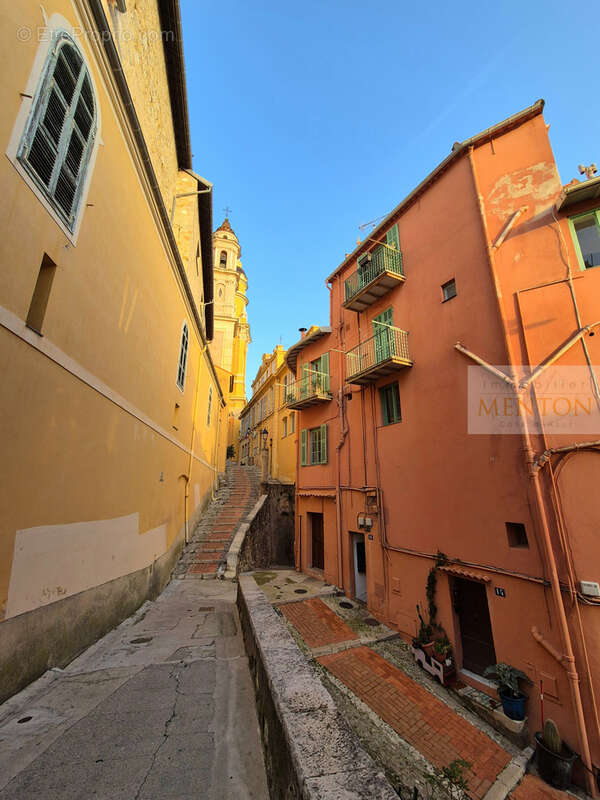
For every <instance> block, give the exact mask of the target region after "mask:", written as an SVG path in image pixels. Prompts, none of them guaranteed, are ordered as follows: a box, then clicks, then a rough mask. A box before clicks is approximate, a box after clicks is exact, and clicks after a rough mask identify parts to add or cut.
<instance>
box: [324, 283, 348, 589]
mask: <svg viewBox="0 0 600 800" xmlns="http://www.w3.org/2000/svg"><path fill="white" fill-rule="evenodd" d="M338 284H339V285H340V286H341V282H339V281H338ZM326 285H327V288H328V289H329V291H330V292H332V290H333V285H330V284H329V283H327V284H326ZM331 300H332V295H331V294H330V307H331ZM339 309H340V317H339V324H338V342H337V343H336V344H338V345H339V346H338V347H337V357H338V381H339V386H338V409H339V416H340V439H339V441H338V443H337V444H336V446H335V514H336V534H337V585H338V587H339V588H340V589H343V588H344V561H343V558H342V545H343V536H342V447H343V446H344V443H345V441H346V437H347V436H348V426H347V424H346V417H345V414H344V361H343V358H342V356H343V350H344V343H343V338H344V317H343V311H342V310H341V309H342V306H341V303H340V305H339ZM330 313H331V312H330Z"/></svg>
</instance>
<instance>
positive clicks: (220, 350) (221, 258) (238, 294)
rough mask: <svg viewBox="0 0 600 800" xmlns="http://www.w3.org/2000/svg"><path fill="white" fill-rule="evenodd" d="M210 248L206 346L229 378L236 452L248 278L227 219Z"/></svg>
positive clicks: (243, 374) (230, 436)
mask: <svg viewBox="0 0 600 800" xmlns="http://www.w3.org/2000/svg"><path fill="white" fill-rule="evenodd" d="M213 249H214V254H213V255H214V257H213V263H214V282H215V286H214V320H215V332H214V338H213V341H212V342H211V343H210V345H209V347H210V352H211V355H212V358H213V361H214V363H215V364H216V365H217V366H219V367H221V368H222V369H224V370H226V371H227V372H228V373H229V375H230V378H229V386H224V387H223V390H224V392H225V395H226V396H227V397H228V405H229V434H228V441H227V443H228V444H232V445H234V448H235V449H237V442H238V434H239V425H240V423H239V414H240V411H241V410H242V409H243V408H244V406H245V405H246V356H247V352H248V344H249V343H250V341H251V339H250V326H249V325H248V318H247V315H246V306H247V305H248V298H247V297H246V291H247V289H248V278H247V276H246V273H245V272H244V270H243V268H242V262H241V260H240V257H241V254H242V249H241V247H240V243H239V241H238V238H237V236H236V235H235V233H234V231H233V228H232V227H231V224H230V222H229V219H228V218H227V217H225V219H224V220H223V222H222V224H221V226H220V227H219V228H217V230H216V231H215V232H214V234H213Z"/></svg>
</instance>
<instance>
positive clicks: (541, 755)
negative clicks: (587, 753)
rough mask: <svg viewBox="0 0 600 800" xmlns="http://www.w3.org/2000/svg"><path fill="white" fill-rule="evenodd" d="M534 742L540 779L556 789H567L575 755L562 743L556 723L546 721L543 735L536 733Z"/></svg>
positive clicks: (549, 720)
mask: <svg viewBox="0 0 600 800" xmlns="http://www.w3.org/2000/svg"><path fill="white" fill-rule="evenodd" d="M535 742H536V747H535V757H536V761H537V767H538V771H539V773H540V775H541V777H542V778H543V779H544V780H545V781H546V783H549V784H550V785H551V786H554V787H555V788H556V789H568V788H569V786H570V785H571V773H572V771H573V764H574V763H575V760H576V759H577V753H574V752H573V751H572V750H571V749H570V748H569V747H567V745H566V744H565V743H564V742H563V740H562V739H561V737H560V733H559V732H558V727H557V726H556V723H555V722H553V721H552V720H551V719H547V720H546V722H545V723H544V731H543V733H540V732H539V731H538V733H536V734H535Z"/></svg>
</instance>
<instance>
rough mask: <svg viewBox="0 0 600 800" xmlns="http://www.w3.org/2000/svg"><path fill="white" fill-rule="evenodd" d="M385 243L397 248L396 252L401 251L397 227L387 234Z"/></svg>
mask: <svg viewBox="0 0 600 800" xmlns="http://www.w3.org/2000/svg"><path fill="white" fill-rule="evenodd" d="M385 243H386V244H387V245H389V246H390V247H395V248H396V250H400V237H399V236H398V226H397V225H394V226H393V227H391V228H390V229H389V231H388V232H387V233H386V234H385Z"/></svg>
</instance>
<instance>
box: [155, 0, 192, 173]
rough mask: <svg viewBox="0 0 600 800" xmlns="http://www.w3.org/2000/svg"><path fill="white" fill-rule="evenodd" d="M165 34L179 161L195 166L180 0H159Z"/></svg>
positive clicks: (186, 165)
mask: <svg viewBox="0 0 600 800" xmlns="http://www.w3.org/2000/svg"><path fill="white" fill-rule="evenodd" d="M158 11H159V15H160V24H161V35H162V40H163V48H164V53H165V66H166V69H167V83H168V85H169V96H170V98H171V114H172V117H173V130H174V133H175V147H176V150H177V163H178V164H179V168H180V169H191V168H192V145H191V139H190V123H189V113H188V102H187V88H186V78H185V63H184V58H183V32H182V28H181V11H180V8H179V0H158Z"/></svg>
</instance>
